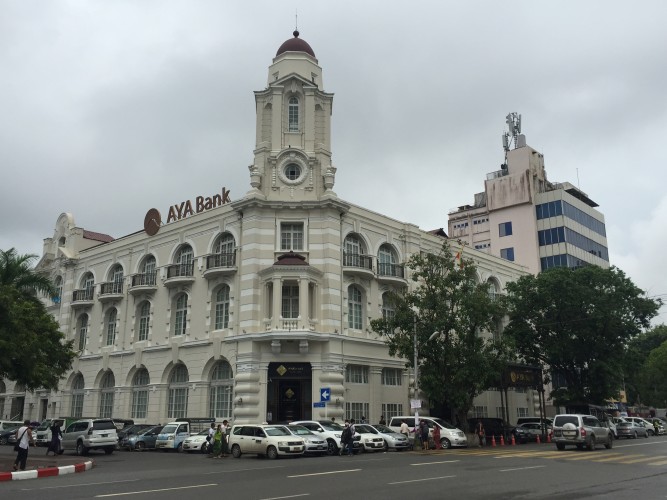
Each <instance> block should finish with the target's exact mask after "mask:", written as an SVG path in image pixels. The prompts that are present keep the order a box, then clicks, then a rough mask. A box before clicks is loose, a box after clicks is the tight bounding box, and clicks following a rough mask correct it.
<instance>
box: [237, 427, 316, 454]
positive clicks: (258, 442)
mask: <svg viewBox="0 0 667 500" xmlns="http://www.w3.org/2000/svg"><path fill="white" fill-rule="evenodd" d="M229 448H230V449H231V450H232V456H233V457H234V458H239V457H240V456H241V455H242V454H244V453H255V454H257V455H265V456H266V457H267V458H278V456H279V455H303V453H304V451H305V450H306V445H305V443H304V441H303V439H301V438H300V437H297V436H294V435H293V434H292V433H291V432H290V431H289V430H287V428H286V427H285V426H284V425H267V424H244V425H235V426H234V427H232V432H231V433H230V434H229Z"/></svg>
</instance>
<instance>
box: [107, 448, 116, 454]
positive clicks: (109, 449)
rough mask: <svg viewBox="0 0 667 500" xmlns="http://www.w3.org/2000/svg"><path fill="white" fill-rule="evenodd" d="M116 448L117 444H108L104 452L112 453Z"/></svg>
mask: <svg viewBox="0 0 667 500" xmlns="http://www.w3.org/2000/svg"><path fill="white" fill-rule="evenodd" d="M115 449H116V447H115V446H107V447H106V448H104V453H106V454H107V455H111V454H112V453H113V451H114V450H115Z"/></svg>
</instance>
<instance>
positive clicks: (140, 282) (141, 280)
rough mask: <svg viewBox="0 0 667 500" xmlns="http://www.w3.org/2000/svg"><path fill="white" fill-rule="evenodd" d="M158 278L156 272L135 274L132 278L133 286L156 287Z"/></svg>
mask: <svg viewBox="0 0 667 500" xmlns="http://www.w3.org/2000/svg"><path fill="white" fill-rule="evenodd" d="M156 277H157V272H156V271H153V272H152V273H144V274H135V275H133V276H132V286H155V284H156V283H157V280H156Z"/></svg>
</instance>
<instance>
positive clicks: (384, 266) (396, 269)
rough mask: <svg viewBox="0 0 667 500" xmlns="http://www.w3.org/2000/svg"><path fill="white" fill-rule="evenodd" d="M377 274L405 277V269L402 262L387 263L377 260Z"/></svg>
mask: <svg viewBox="0 0 667 500" xmlns="http://www.w3.org/2000/svg"><path fill="white" fill-rule="evenodd" d="M378 276H393V277H394V278H405V269H404V267H403V265H402V264H389V263H386V262H378Z"/></svg>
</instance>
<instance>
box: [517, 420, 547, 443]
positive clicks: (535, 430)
mask: <svg viewBox="0 0 667 500" xmlns="http://www.w3.org/2000/svg"><path fill="white" fill-rule="evenodd" d="M517 428H521V429H525V431H526V435H527V438H528V441H537V437H538V436H539V437H540V439H546V435H548V434H551V430H552V427H551V426H550V425H547V426H545V427H544V428H543V426H542V424H541V423H539V422H527V423H525V424H519V425H517ZM514 440H515V441H516V437H515V438H514Z"/></svg>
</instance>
